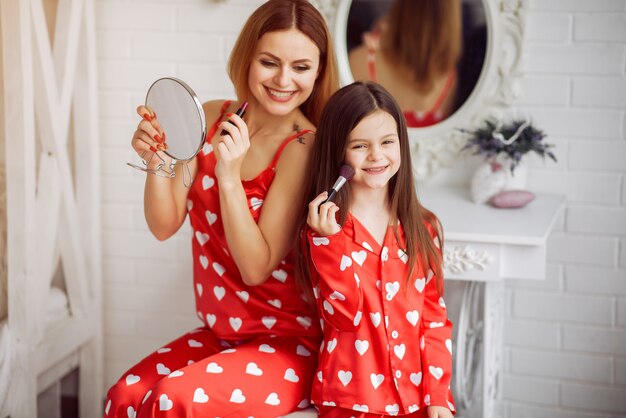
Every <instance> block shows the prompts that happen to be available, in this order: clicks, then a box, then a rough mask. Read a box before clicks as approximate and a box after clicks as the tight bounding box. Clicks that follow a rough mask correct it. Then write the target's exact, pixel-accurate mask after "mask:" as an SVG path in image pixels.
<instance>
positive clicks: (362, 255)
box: [352, 250, 367, 266]
mask: <svg viewBox="0 0 626 418" xmlns="http://www.w3.org/2000/svg"><path fill="white" fill-rule="evenodd" d="M366 258H367V253H366V252H365V251H363V250H361V251H352V259H353V260H354V261H356V262H357V264H358V265H359V266H362V265H363V263H364V262H365V259H366Z"/></svg>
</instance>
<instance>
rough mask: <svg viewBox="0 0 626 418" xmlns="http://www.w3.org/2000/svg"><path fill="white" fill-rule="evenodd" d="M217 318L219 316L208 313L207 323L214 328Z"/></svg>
mask: <svg viewBox="0 0 626 418" xmlns="http://www.w3.org/2000/svg"><path fill="white" fill-rule="evenodd" d="M216 320H217V316H215V315H213V314H206V323H207V324H208V325H209V327H211V328H213V325H215V321H216Z"/></svg>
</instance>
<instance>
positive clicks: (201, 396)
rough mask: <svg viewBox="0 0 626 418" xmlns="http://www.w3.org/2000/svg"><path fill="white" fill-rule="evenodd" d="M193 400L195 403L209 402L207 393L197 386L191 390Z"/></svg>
mask: <svg viewBox="0 0 626 418" xmlns="http://www.w3.org/2000/svg"><path fill="white" fill-rule="evenodd" d="M193 401H194V402H195V403H207V402H209V395H207V394H206V393H205V392H204V389H202V388H197V389H196V390H195V391H194V392H193Z"/></svg>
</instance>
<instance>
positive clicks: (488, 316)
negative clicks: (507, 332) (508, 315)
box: [482, 281, 504, 418]
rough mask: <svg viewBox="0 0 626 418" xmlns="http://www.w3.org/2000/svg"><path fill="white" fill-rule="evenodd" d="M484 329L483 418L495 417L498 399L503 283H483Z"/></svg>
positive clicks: (502, 320)
mask: <svg viewBox="0 0 626 418" xmlns="http://www.w3.org/2000/svg"><path fill="white" fill-rule="evenodd" d="M483 306H484V318H485V328H484V330H483V336H484V337H483V338H484V346H483V373H482V378H483V383H482V386H483V388H482V389H483V390H482V404H483V405H482V409H483V414H482V416H483V417H484V418H492V417H495V416H496V413H495V409H496V406H497V401H498V400H499V398H500V371H501V366H502V347H503V329H502V328H503V325H504V283H503V282H502V281H494V282H487V283H485V299H484V305H483Z"/></svg>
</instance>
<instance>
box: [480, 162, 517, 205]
mask: <svg viewBox="0 0 626 418" xmlns="http://www.w3.org/2000/svg"><path fill="white" fill-rule="evenodd" d="M507 180H508V175H507V173H506V169H504V168H503V167H502V165H501V164H499V163H496V162H485V163H482V164H481V165H479V166H478V168H477V169H476V171H475V172H474V176H473V177H472V184H471V193H472V200H473V201H474V202H475V203H481V204H482V203H485V202H487V201H488V200H489V199H491V197H493V196H494V195H495V194H496V193H499V192H501V191H502V190H504V186H505V185H506V182H507Z"/></svg>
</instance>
